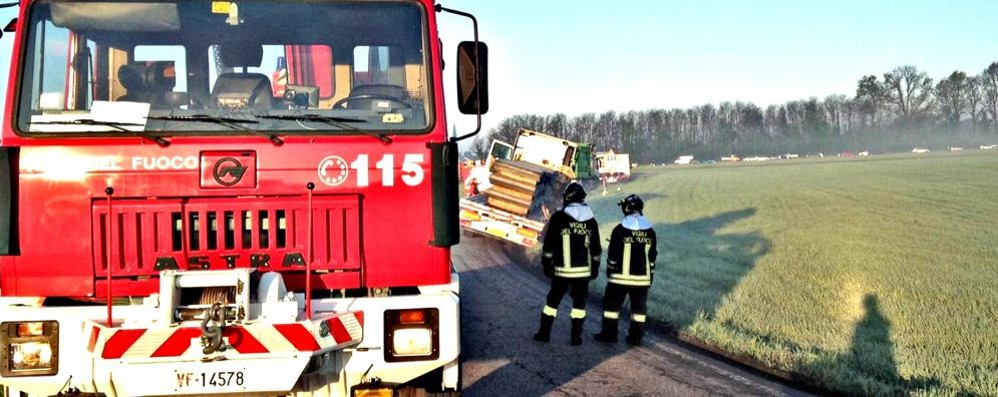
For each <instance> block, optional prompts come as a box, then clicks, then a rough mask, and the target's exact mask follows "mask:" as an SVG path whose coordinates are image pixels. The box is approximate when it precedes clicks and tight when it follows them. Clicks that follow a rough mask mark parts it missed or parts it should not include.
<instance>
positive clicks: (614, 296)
mask: <svg viewBox="0 0 998 397" xmlns="http://www.w3.org/2000/svg"><path fill="white" fill-rule="evenodd" d="M617 205H619V206H620V209H621V210H622V211H623V212H624V219H623V220H622V221H621V222H620V224H619V225H617V227H615V228H613V232H612V233H611V234H610V248H609V251H608V252H607V257H606V277H607V284H606V291H605V293H604V294H603V329H602V330H601V331H600V333H598V334H596V340H597V341H600V342H606V343H616V342H617V321H618V319H620V308H621V306H623V303H624V298H625V297H626V296H628V295H630V297H631V299H630V300H631V324H630V329H629V330H628V333H627V343H628V344H630V345H632V346H640V345H641V340H642V339H643V338H644V334H645V321H646V320H647V314H648V289H649V288H650V287H651V283H652V278H653V277H652V273H654V271H655V258H656V257H657V256H658V250H657V249H656V248H655V247H656V244H657V240H656V238H655V230H654V229H652V226H651V223H649V222H648V220H647V219H645V217H644V213H643V211H644V207H645V204H644V202H643V201H641V198H640V197H638V196H636V195H633V194H632V195H629V196H627V197H625V198H624V199H623V200H621V201H620V202H619V203H617Z"/></svg>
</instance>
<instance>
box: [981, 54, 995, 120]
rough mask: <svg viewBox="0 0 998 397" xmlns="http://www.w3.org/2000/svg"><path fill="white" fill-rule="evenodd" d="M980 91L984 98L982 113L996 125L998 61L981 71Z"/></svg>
mask: <svg viewBox="0 0 998 397" xmlns="http://www.w3.org/2000/svg"><path fill="white" fill-rule="evenodd" d="M981 92H982V94H983V99H984V103H983V105H984V114H985V115H986V116H988V118H989V120H990V122H991V125H992V126H995V125H998V122H996V121H998V62H994V63H992V64H991V65H990V66H988V68H987V69H984V72H983V73H981Z"/></svg>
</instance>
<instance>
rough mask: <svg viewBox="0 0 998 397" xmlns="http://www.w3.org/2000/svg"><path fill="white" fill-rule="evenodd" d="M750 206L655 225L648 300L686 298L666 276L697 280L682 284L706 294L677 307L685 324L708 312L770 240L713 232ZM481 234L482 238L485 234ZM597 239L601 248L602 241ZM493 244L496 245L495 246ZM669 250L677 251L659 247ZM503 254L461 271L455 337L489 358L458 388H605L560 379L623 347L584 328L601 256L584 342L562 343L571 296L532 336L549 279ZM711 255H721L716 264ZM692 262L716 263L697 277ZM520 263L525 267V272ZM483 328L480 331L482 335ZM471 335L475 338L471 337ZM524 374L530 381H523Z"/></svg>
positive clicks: (748, 212)
mask: <svg viewBox="0 0 998 397" xmlns="http://www.w3.org/2000/svg"><path fill="white" fill-rule="evenodd" d="M597 212H598V213H600V212H601V213H603V214H606V213H608V212H605V211H597ZM617 212H619V210H618V211H617ZM755 213H756V210H755V209H753V208H746V209H742V210H737V211H730V212H724V213H720V214H717V215H713V216H708V217H704V218H700V219H694V220H690V221H685V222H681V223H678V224H667V223H659V224H657V225H655V226H654V227H655V230H656V233H657V234H658V236H659V247H658V249H659V252H660V256H659V260H658V262H659V267H658V269H657V271H656V275H655V284H656V286H655V287H653V291H652V296H651V297H650V298H649V306H651V305H653V304H662V302H663V299H665V298H668V299H669V300H672V301H683V300H685V299H686V297H683V296H675V295H676V290H674V289H670V288H668V287H667V286H668V285H669V284H670V283H673V284H675V283H684V282H685V283H693V284H698V285H699V284H702V285H704V287H700V286H697V287H695V288H692V289H691V288H685V289H684V290H686V291H696V293H697V294H701V295H702V294H706V296H698V297H696V302H698V303H699V305H679V307H678V310H680V311H682V313H684V316H682V318H683V319H684V324H685V323H686V322H688V321H692V319H694V318H696V316H697V312H698V311H710V312H711V313H713V311H714V310H716V307H717V306H718V305H719V303H720V302H721V300H722V299H723V297H724V296H725V295H726V294H727V293H729V292H730V291H731V289H732V288H734V286H735V285H737V283H738V282H739V280H740V279H741V277H743V276H744V275H745V274H747V273H748V271H749V270H750V269H751V268H752V266H753V265H754V264H755V262H756V260H757V259H758V258H759V257H760V256H762V255H765V254H766V253H767V252H768V250H769V246H770V243H769V241H768V240H766V239H765V238H763V237H762V236H761V235H760V234H759V233H758V232H749V233H719V232H720V230H721V229H722V228H724V227H726V226H728V225H731V224H732V223H735V222H738V221H741V220H743V219H746V218H749V217H751V216H753V215H754V214H755ZM600 220H601V221H602V222H603V223H604V224H607V223H610V222H612V223H614V224H616V223H617V222H619V218H614V219H600ZM605 237H609V235H607V236H605ZM480 241H483V243H487V242H486V241H484V240H480ZM602 243H603V245H604V251H605V248H606V245H607V242H606V241H603V242H602ZM496 249H497V250H498V251H500V252H502V251H503V248H501V247H500V248H496ZM506 251H508V249H506ZM669 251H673V252H675V251H682V252H683V253H680V254H676V253H673V254H671V255H665V254H664V253H665V252H669ZM482 256H487V255H482ZM701 256H706V257H709V258H714V259H712V260H711V261H708V262H707V263H706V264H704V263H701V261H699V260H698V259H697V258H699V257H701ZM684 261H685V262H689V263H687V264H684V265H676V264H674V263H670V262H684ZM510 262H512V263H504V264H498V265H499V266H490V267H484V268H479V269H474V270H470V271H464V272H462V273H461V280H462V305H463V306H464V307H465V309H464V310H462V326H463V327H464V328H463V329H462V333H463V334H464V335H466V337H463V338H462V339H463V351H462V356H463V358H464V360H465V362H466V363H467V362H469V360H471V361H474V362H476V363H477V365H476V366H481V364H482V363H488V365H486V366H487V367H490V368H489V369H488V370H486V371H484V372H486V373H481V374H466V375H468V376H472V377H473V378H474V379H477V380H476V381H475V382H474V383H473V384H471V385H470V386H469V387H467V388H466V389H465V395H468V396H479V395H511V394H515V395H519V396H534V395H544V394H547V393H550V392H552V391H555V390H559V389H561V390H562V391H565V392H568V393H570V394H576V393H578V394H590V395H601V393H604V392H605V391H604V390H602V389H600V388H601V387H604V385H593V384H592V382H587V383H586V385H585V386H584V387H587V389H585V390H579V389H573V388H572V387H579V386H578V385H573V386H571V387H569V388H568V389H565V386H566V385H568V384H569V383H571V382H572V381H573V380H574V379H576V378H578V377H579V376H581V375H583V374H585V373H586V372H588V371H590V370H592V369H593V368H596V367H598V366H600V365H602V364H603V363H605V362H607V361H609V360H611V359H613V358H614V357H616V356H618V355H620V354H624V353H626V352H627V351H628V350H627V347H625V345H624V344H622V343H621V344H617V345H610V346H606V345H599V344H597V342H594V341H593V340H592V339H591V336H592V335H593V334H595V333H596V332H597V331H598V328H599V323H600V320H601V314H602V295H603V290H604V288H605V286H606V278H605V271H606V263H605V258H604V261H603V263H602V266H601V269H600V277H599V278H598V279H597V280H595V281H594V282H592V283H591V284H590V288H589V291H590V292H589V295H590V300H589V303H588V305H587V312H588V315H587V318H586V325H585V332H584V335H586V341H585V343H584V345H583V346H578V347H577V346H569V343H568V342H569V319H568V313H569V311H570V301H571V300H570V299H569V298H568V297H567V296H566V297H565V298H564V299H563V300H562V302H561V306H560V308H559V313H558V316H557V318H556V320H555V326H554V330H553V332H552V335H551V342H549V343H539V342H535V341H533V340H531V338H530V336H531V335H532V334H533V332H534V331H536V329H537V326H538V321H539V317H540V313H541V308H542V306H543V305H544V299H545V295H546V293H547V291H548V287H549V281H548V279H547V278H544V277H543V275H541V274H540V270H539V267H540V264H539V262H538V263H517V262H520V261H518V260H515V259H514V260H511V261H510ZM718 262H724V263H720V264H718ZM698 266H716V267H718V269H716V271H710V272H707V273H710V274H711V276H710V277H704V278H702V279H698V278H697V277H698V272H693V273H692V274H690V272H691V271H692V270H696V269H697V267H698ZM517 268H519V269H517ZM523 268H525V269H527V270H528V271H527V272H526V273H524V272H523V271H522V270H523ZM511 269H515V271H512V270H511ZM670 280H671V281H670ZM660 284H664V285H666V288H662V286H661V285H660ZM655 291H659V292H657V293H656V292H655ZM666 304H668V302H666ZM468 307H476V308H488V309H484V310H481V309H476V310H475V311H471V310H468V309H467V308H468ZM649 314H650V317H652V318H654V316H655V311H654V310H652V311H651V312H650V313H649ZM629 318H630V315H629V314H627V312H626V310H625V311H624V312H622V313H621V319H622V321H621V324H620V327H621V332H622V334H625V335H626V327H627V323H628V320H629ZM472 335H478V336H472ZM483 335H487V337H484V342H481V340H483ZM472 340H478V341H479V342H477V343H475V342H471V341H472ZM503 341H506V342H503ZM594 345H595V346H594ZM466 379H467V377H466ZM524 379H528V380H529V381H528V382H524ZM606 382H609V383H608V386H606V387H611V386H613V385H612V384H613V381H612V380H609V379H608V380H606ZM648 382H651V384H654V382H656V380H655V379H649V380H648ZM588 388H592V390H590V389H588ZM606 390H614V389H609V388H608V389H606ZM617 390H619V389H617ZM616 392H619V391H616ZM610 393H611V394H612V393H614V391H611V392H610Z"/></svg>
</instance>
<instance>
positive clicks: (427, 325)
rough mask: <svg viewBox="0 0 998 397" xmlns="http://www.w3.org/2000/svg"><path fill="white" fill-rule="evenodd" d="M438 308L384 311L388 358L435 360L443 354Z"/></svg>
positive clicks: (386, 354)
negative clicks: (441, 351) (441, 352)
mask: <svg viewBox="0 0 998 397" xmlns="http://www.w3.org/2000/svg"><path fill="white" fill-rule="evenodd" d="M439 329H440V312H439V310H437V309H433V308H427V309H406V310H386V311H385V346H386V349H385V361H387V362H398V361H417V360H436V359H437V358H438V357H440V347H439V346H440V333H439Z"/></svg>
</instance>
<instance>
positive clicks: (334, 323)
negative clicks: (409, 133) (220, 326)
mask: <svg viewBox="0 0 998 397" xmlns="http://www.w3.org/2000/svg"><path fill="white" fill-rule="evenodd" d="M326 324H327V325H328V326H329V332H330V333H332V335H333V339H335V340H336V343H343V342H347V341H350V333H349V332H347V328H346V327H344V326H343V321H340V318H339V317H334V318H331V319H329V320H326Z"/></svg>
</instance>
